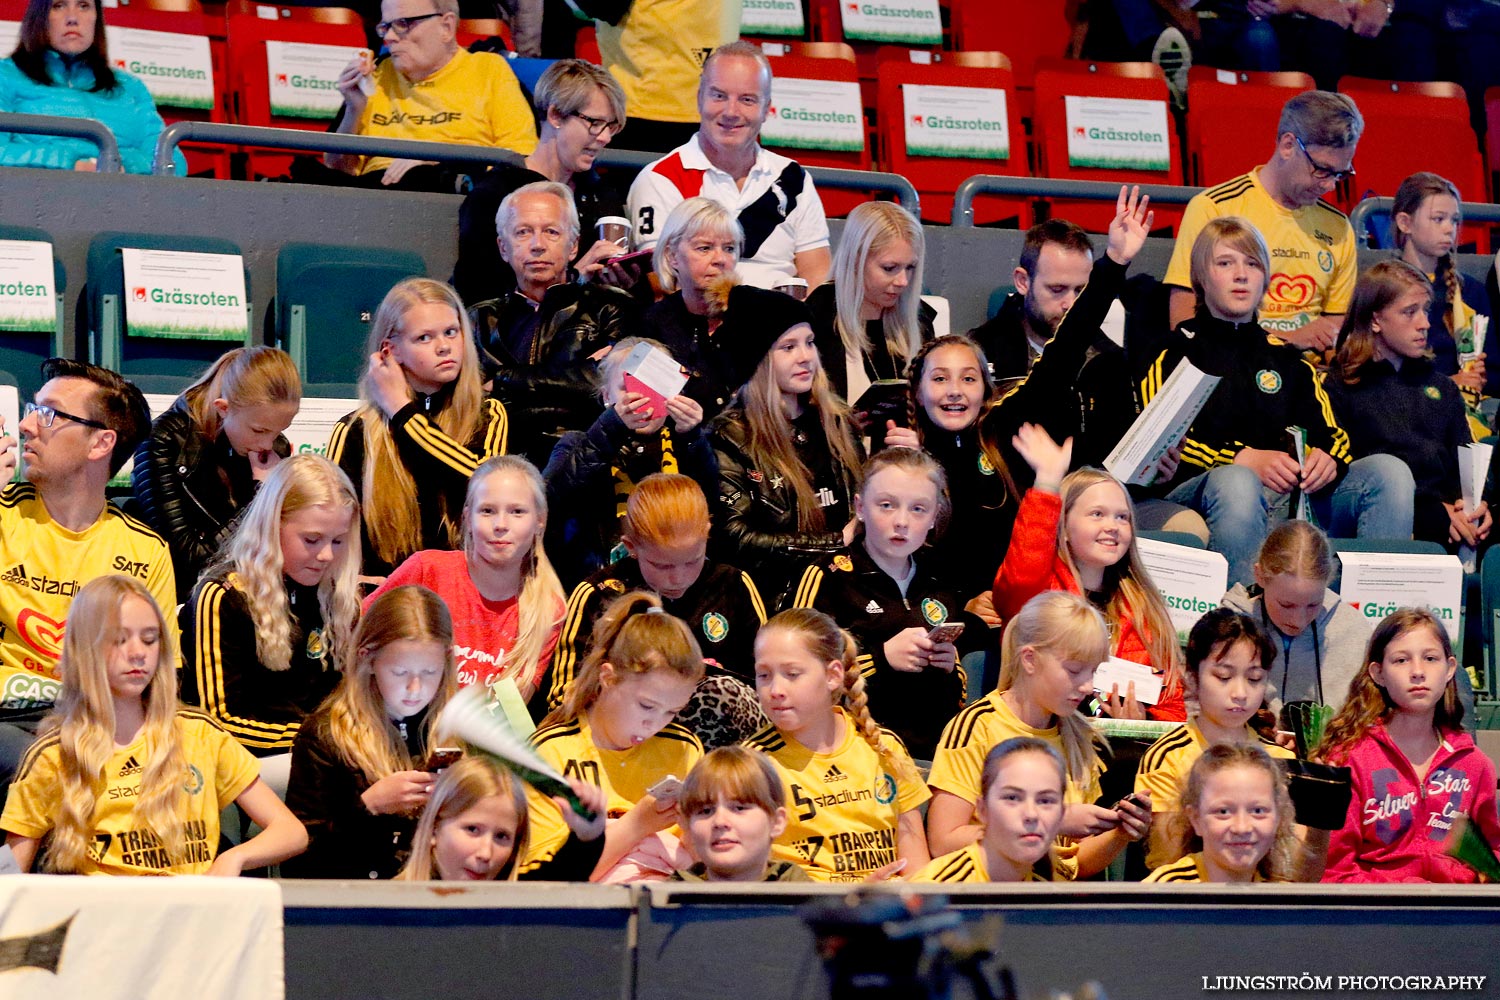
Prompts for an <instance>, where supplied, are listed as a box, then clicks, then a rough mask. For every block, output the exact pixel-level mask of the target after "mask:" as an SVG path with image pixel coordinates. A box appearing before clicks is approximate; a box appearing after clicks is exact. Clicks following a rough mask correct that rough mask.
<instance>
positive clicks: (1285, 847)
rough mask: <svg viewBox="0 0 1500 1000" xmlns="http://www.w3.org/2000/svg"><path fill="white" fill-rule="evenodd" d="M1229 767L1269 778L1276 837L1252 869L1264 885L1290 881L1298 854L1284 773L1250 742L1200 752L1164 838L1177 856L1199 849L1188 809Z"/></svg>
mask: <svg viewBox="0 0 1500 1000" xmlns="http://www.w3.org/2000/svg"><path fill="white" fill-rule="evenodd" d="M1233 767H1249V768H1254V769H1255V770H1258V771H1262V772H1264V773H1265V775H1266V776H1267V777H1268V778H1270V779H1271V789H1272V796H1273V797H1274V799H1275V802H1276V835H1275V839H1274V840H1273V841H1272V844H1271V849H1270V850H1269V851H1267V852H1266V855H1265V857H1263V858H1261V859H1260V863H1259V864H1257V865H1256V866H1255V870H1256V871H1257V872H1259V873H1260V877H1261V878H1263V879H1265V880H1266V881H1267V882H1294V881H1296V877H1295V874H1294V872H1295V871H1296V866H1297V859H1298V856H1299V855H1300V853H1301V849H1300V844H1299V842H1298V840H1297V828H1296V818H1295V816H1294V812H1295V810H1294V809H1293V807H1292V797H1291V794H1290V793H1289V792H1288V791H1287V779H1286V774H1285V773H1284V772H1283V771H1282V770H1281V768H1280V766H1278V765H1277V763H1276V762H1275V761H1274V760H1272V759H1271V756H1270V754H1268V753H1266V752H1265V751H1264V750H1262V749H1261V748H1260V747H1259V746H1257V745H1256V744H1254V743H1216V744H1214V745H1213V746H1211V747H1209V748H1208V749H1207V750H1205V751H1203V754H1202V756H1200V757H1199V758H1198V759H1197V760H1196V761H1195V762H1194V763H1193V768H1192V770H1191V771H1189V772H1188V776H1187V782H1186V783H1185V784H1184V786H1183V789H1182V800H1181V801H1182V809H1181V810H1180V811H1179V812H1178V813H1177V814H1176V815H1175V816H1174V817H1173V818H1172V821H1171V825H1170V827H1169V828H1168V831H1167V833H1168V836H1169V838H1170V839H1171V840H1173V841H1175V842H1176V843H1177V845H1178V847H1177V856H1178V857H1183V858H1185V857H1187V856H1188V855H1189V854H1195V853H1197V852H1198V851H1201V850H1203V838H1202V837H1200V836H1199V835H1198V832H1197V831H1196V830H1194V829H1193V822H1192V819H1191V818H1190V813H1189V810H1193V811H1197V809H1198V808H1199V803H1200V802H1202V801H1203V786H1204V785H1206V784H1207V783H1208V779H1209V778H1211V777H1213V776H1214V775H1215V774H1218V773H1219V772H1220V771H1227V770H1229V769H1230V768H1233Z"/></svg>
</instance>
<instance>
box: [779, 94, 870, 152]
mask: <svg viewBox="0 0 1500 1000" xmlns="http://www.w3.org/2000/svg"><path fill="white" fill-rule="evenodd" d="M761 141H762V142H764V143H765V144H766V145H767V146H793V147H796V148H798V149H828V150H838V151H843V152H858V151H859V150H861V149H864V148H865V113H864V106H863V105H862V104H861V103H860V99H859V84H857V83H851V82H849V81H847V80H799V79H797V78H795V77H776V78H775V79H773V80H772V81H771V110H770V112H769V113H768V115H767V116H766V124H765V126H764V127H763V128H762V129H761Z"/></svg>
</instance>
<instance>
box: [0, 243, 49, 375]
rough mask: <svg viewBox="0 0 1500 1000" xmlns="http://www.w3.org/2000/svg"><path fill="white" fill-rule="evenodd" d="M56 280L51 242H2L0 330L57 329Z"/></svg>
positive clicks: (0, 262)
mask: <svg viewBox="0 0 1500 1000" xmlns="http://www.w3.org/2000/svg"><path fill="white" fill-rule="evenodd" d="M53 277H54V271H53V267H52V244H51V243H44V242H42V241H40V240H0V331H5V330H11V331H15V332H17V333H21V332H26V333H43V332H44V333H51V332H52V331H54V330H56V329H57V289H56V287H55V286H54V285H53ZM12 374H15V373H12Z"/></svg>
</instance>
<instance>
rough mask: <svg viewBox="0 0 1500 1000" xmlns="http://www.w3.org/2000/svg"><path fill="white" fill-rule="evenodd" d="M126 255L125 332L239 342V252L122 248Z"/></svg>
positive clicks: (242, 328)
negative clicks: (188, 251) (222, 252)
mask: <svg viewBox="0 0 1500 1000" xmlns="http://www.w3.org/2000/svg"><path fill="white" fill-rule="evenodd" d="M120 253H121V255H122V256H123V257H124V260H125V334H126V336H128V337H179V338H187V339H193V340H237V341H243V340H244V339H245V334H246V333H247V332H248V330H249V318H248V316H247V315H246V312H245V264H244V261H243V259H242V258H241V257H240V255H239V254H221V253H186V252H182V251H177V250H141V249H137V248H135V247H127V248H125V249H124V250H121V251H120Z"/></svg>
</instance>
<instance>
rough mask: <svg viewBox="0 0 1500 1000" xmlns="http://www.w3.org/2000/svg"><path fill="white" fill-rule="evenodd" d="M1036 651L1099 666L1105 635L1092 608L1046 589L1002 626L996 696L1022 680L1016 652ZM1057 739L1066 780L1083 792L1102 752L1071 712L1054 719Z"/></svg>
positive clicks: (1105, 646)
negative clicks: (1003, 630)
mask: <svg viewBox="0 0 1500 1000" xmlns="http://www.w3.org/2000/svg"><path fill="white" fill-rule="evenodd" d="M1028 646H1029V647H1031V648H1032V649H1036V650H1042V651H1045V652H1047V653H1050V654H1052V655H1053V656H1056V657H1058V658H1059V659H1063V660H1077V661H1079V662H1081V663H1094V664H1098V663H1102V662H1103V661H1104V658H1105V657H1106V656H1108V655H1109V631H1108V629H1106V628H1105V626H1104V618H1103V616H1102V615H1100V614H1099V612H1098V611H1097V610H1096V609H1095V608H1094V606H1093V605H1092V604H1090V603H1089V602H1088V601H1086V600H1085V599H1084V598H1082V597H1080V596H1078V595H1077V594H1070V593H1068V592H1066V591H1062V590H1048V591H1043V592H1042V593H1040V594H1038V595H1036V596H1035V597H1033V598H1032V599H1031V600H1029V601H1027V602H1026V603H1025V605H1023V606H1022V608H1021V610H1020V611H1018V612H1017V613H1016V616H1015V617H1014V618H1012V619H1011V620H1010V622H1009V623H1008V624H1007V625H1006V626H1005V634H1004V636H1003V638H1002V639H1001V643H1000V680H999V682H998V683H997V684H996V685H995V690H996V692H1001V691H1008V690H1010V689H1011V688H1013V687H1016V686H1017V685H1018V684H1019V683H1020V681H1021V679H1022V677H1023V676H1024V674H1023V672H1022V670H1021V651H1022V650H1023V649H1024V648H1025V647H1028ZM1057 731H1058V734H1059V735H1060V736H1061V737H1062V745H1063V762H1064V763H1065V764H1067V769H1068V780H1069V781H1070V782H1071V783H1072V784H1073V785H1075V786H1076V787H1078V788H1085V787H1087V786H1088V784H1089V781H1090V779H1091V777H1092V775H1093V771H1094V767H1095V765H1097V764H1098V762H1099V749H1101V748H1102V749H1105V750H1107V749H1108V744H1106V743H1105V742H1104V741H1103V739H1102V738H1101V737H1100V736H1099V735H1098V734H1097V733H1096V732H1095V731H1094V727H1093V726H1091V725H1089V723H1088V721H1087V720H1086V719H1084V717H1083V716H1082V715H1079V714H1078V713H1077V712H1074V713H1072V714H1071V715H1067V716H1058V717H1057Z"/></svg>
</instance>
